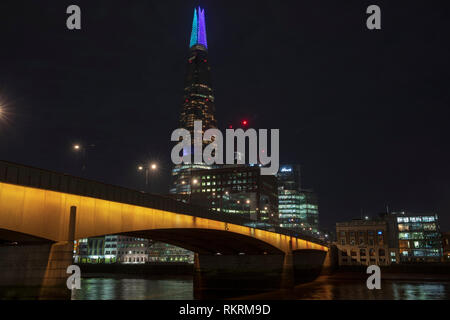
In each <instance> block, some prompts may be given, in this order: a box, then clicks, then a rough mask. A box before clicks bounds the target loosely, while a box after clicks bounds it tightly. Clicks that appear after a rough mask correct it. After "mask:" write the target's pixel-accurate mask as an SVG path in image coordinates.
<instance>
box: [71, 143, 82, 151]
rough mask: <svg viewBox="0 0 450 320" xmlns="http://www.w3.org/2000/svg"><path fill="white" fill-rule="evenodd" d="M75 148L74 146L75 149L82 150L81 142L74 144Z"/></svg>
mask: <svg viewBox="0 0 450 320" xmlns="http://www.w3.org/2000/svg"><path fill="white" fill-rule="evenodd" d="M73 148H74V149H75V150H80V149H81V146H80V145H79V144H75V145H74V146H73Z"/></svg>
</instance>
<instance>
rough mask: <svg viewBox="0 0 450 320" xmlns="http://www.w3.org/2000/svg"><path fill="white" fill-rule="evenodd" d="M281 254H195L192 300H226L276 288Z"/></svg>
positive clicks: (278, 285) (281, 266)
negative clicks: (234, 296)
mask: <svg viewBox="0 0 450 320" xmlns="http://www.w3.org/2000/svg"><path fill="white" fill-rule="evenodd" d="M283 261H284V255H269V254H261V255H248V254H236V255H200V254H196V255H195V262H194V270H195V273H194V297H195V299H204V298H218V299H220V298H227V297H232V296H233V295H245V294H252V293H257V292H261V291H267V290H269V291H270V290H276V289H279V288H280V281H281V275H282V271H283Z"/></svg>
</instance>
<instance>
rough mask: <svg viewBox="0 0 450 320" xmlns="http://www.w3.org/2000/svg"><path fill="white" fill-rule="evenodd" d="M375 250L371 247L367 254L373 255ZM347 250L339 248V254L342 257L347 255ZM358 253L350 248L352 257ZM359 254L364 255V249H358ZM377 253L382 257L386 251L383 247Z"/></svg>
mask: <svg viewBox="0 0 450 320" xmlns="http://www.w3.org/2000/svg"><path fill="white" fill-rule="evenodd" d="M375 254H376V251H375V249H373V248H370V249H369V256H372V257H373V256H375ZM392 254H393V255H394V256H395V252H392V253H391V255H392ZM347 255H348V252H347V250H341V256H342V257H347ZM357 255H358V252H357V251H356V250H350V256H352V257H356V256H357ZM359 255H360V256H366V249H359ZM378 255H379V256H381V257H384V256H385V255H386V251H385V250H384V249H378Z"/></svg>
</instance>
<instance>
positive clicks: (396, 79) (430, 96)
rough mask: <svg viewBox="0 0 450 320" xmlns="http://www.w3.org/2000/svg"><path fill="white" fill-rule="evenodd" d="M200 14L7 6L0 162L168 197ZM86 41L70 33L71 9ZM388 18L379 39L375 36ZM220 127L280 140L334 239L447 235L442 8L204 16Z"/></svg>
mask: <svg viewBox="0 0 450 320" xmlns="http://www.w3.org/2000/svg"><path fill="white" fill-rule="evenodd" d="M198 3H199V2H198V1H197V2H195V1H187V0H184V1H162V0H160V1H151V0H130V1H123V0H118V1H113V0H102V1H100V0H89V1H76V0H71V1H64V0H58V1H45V0H40V1H32V0H28V1H22V0H2V1H1V2H0V101H2V103H3V105H6V108H7V112H8V115H7V116H8V120H7V121H5V120H3V121H0V158H1V159H4V160H9V161H14V162H19V163H23V164H28V165H32V166H37V167H42V168H46V169H51V170H56V171H62V172H66V173H71V174H75V175H81V170H80V168H81V159H80V158H79V157H78V156H77V155H76V154H74V153H73V151H71V145H72V144H73V143H74V142H81V143H85V144H86V143H87V144H95V145H96V147H95V148H93V149H92V150H90V151H89V152H88V167H87V172H86V176H88V177H89V178H92V179H96V180H100V181H104V182H107V183H111V184H117V185H124V186H127V187H131V188H136V189H139V188H142V184H143V177H142V176H140V175H139V174H138V173H137V172H136V166H137V164H138V163H139V162H141V161H144V160H155V161H157V162H158V163H159V164H160V166H162V167H163V170H162V171H161V172H160V173H159V176H158V177H156V179H155V182H154V188H155V191H156V184H157V185H158V186H157V190H158V191H159V192H166V191H167V189H168V181H169V179H168V176H169V172H170V168H171V163H170V149H171V143H170V134H171V132H172V130H173V129H175V128H176V127H177V126H178V115H179V112H180V108H181V104H182V90H183V79H184V72H185V62H186V57H187V51H188V43H189V36H190V28H191V22H192V14H193V8H194V6H195V5H197V4H198ZM70 4H78V5H80V6H81V9H82V30H81V31H69V30H67V29H66V26H65V24H66V17H67V15H66V13H65V11H66V7H67V6H68V5H70ZM369 4H378V5H379V6H380V7H381V10H382V30H381V31H369V30H367V28H366V26H365V20H366V17H367V15H366V13H365V11H366V8H367V6H368V5H369ZM201 5H202V6H204V7H205V9H206V22H207V32H208V42H209V55H210V57H209V62H210V64H211V66H212V77H213V84H214V88H215V93H216V108H217V119H218V121H219V124H220V126H221V127H222V128H223V127H225V126H227V125H229V124H235V123H238V122H239V120H240V119H242V118H247V119H249V120H250V126H251V127H254V128H279V129H280V139H281V151H280V157H281V161H282V162H284V163H300V164H301V165H302V174H303V185H304V186H305V187H310V188H313V189H314V190H316V191H317V192H318V194H319V196H320V212H321V216H320V219H321V223H322V225H323V226H325V227H330V226H331V225H332V224H333V223H334V222H336V221H343V220H346V219H351V218H353V217H358V216H360V213H361V209H362V210H363V212H364V214H376V213H378V212H381V211H383V210H384V209H385V206H386V204H388V205H389V206H390V208H391V209H393V210H401V209H406V210H409V211H413V212H431V211H433V212H437V213H438V214H439V215H440V217H441V224H442V226H441V227H442V229H443V230H449V228H450V213H449V211H450V150H449V138H450V126H449V119H450V117H449V116H450V112H449V104H450V99H449V92H450V90H449V82H450V81H449V76H450V72H449V71H450V66H449V58H450V44H449V39H450V32H449V31H450V27H449V21H450V19H449V16H450V10H449V4H448V0H447V1H445V0H442V1H437V0H434V1H429V0H428V1H412V0H408V1H406V0H396V1H378V0H373V1H364V0H346V1H336V0H320V1H318V0H302V1H298V0H295V1H294V0H293V1H275V0H271V1H267V0H258V1H256V0H255V1H253V0H252V1H244V0H240V1H234V0H226V1H225V0H220V1H219V0H214V1H213V0H209V1H202V2H201Z"/></svg>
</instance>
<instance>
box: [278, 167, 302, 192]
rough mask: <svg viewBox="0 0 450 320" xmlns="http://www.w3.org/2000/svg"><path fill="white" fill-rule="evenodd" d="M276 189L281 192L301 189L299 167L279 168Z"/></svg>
mask: <svg viewBox="0 0 450 320" xmlns="http://www.w3.org/2000/svg"><path fill="white" fill-rule="evenodd" d="M277 178H278V187H279V188H280V189H283V190H298V191H300V189H301V179H300V165H298V164H285V165H282V166H281V167H280V170H279V171H278V174H277Z"/></svg>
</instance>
